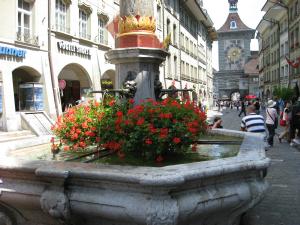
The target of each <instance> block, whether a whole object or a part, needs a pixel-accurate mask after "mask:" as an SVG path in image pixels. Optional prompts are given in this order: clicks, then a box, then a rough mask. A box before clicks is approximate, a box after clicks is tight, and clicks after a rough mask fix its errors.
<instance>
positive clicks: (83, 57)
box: [0, 0, 119, 131]
mask: <svg viewBox="0 0 300 225" xmlns="http://www.w3.org/2000/svg"><path fill="white" fill-rule="evenodd" d="M118 7H119V5H118V2H116V3H114V2H112V1H104V0H103V1H97V0H89V1H82V0H73V1H70V0H49V1H45V2H44V1H35V0H14V1H1V2H0V9H1V10H0V11H1V13H0V19H1V20H2V21H7V22H5V23H1V24H0V29H1V33H0V78H1V79H0V87H1V91H0V94H1V98H0V113H1V119H0V130H2V131H15V130H21V129H22V128H23V127H24V121H23V120H22V115H24V113H31V115H34V114H38V113H40V112H45V114H46V115H48V116H50V117H51V118H53V119H55V118H56V116H57V115H58V114H61V113H62V111H63V110H64V108H65V107H66V106H68V105H69V104H74V103H75V102H76V101H78V100H80V99H82V98H83V97H84V96H85V94H86V93H87V91H88V90H90V89H97V90H99V89H100V88H101V82H100V81H101V79H105V78H109V79H111V80H112V81H113V80H114V70H115V67H114V65H110V64H108V63H106V60H105V58H104V53H105V52H106V51H107V50H108V49H110V48H112V47H113V46H114V39H113V37H112V36H111V35H110V34H109V33H108V32H107V30H106V28H105V26H106V24H107V22H108V21H109V20H110V19H112V17H113V16H114V15H116V14H117V12H118ZM8 18H9V19H8ZM48 31H50V32H48ZM39 122H40V123H41V124H42V122H41V121H39Z"/></svg>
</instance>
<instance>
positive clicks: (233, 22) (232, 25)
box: [230, 20, 237, 29]
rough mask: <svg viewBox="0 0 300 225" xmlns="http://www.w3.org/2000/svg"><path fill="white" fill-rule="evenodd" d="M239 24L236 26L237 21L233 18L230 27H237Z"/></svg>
mask: <svg viewBox="0 0 300 225" xmlns="http://www.w3.org/2000/svg"><path fill="white" fill-rule="evenodd" d="M236 28H237V26H236V22H235V21H234V20H233V21H231V22H230V29H236Z"/></svg>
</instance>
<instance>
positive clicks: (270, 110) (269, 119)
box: [266, 100, 278, 147]
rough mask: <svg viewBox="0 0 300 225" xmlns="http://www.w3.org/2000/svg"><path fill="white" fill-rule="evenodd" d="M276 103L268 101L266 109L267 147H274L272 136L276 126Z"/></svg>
mask: <svg viewBox="0 0 300 225" xmlns="http://www.w3.org/2000/svg"><path fill="white" fill-rule="evenodd" d="M275 107H276V102H275V101H273V100H269V101H268V105H267V109H266V126H267V129H268V133H269V135H268V139H267V141H268V145H269V146H268V147H273V145H274V136H275V130H276V128H277V126H278V116H277V110H276V108H275Z"/></svg>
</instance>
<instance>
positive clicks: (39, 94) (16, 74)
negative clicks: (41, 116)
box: [12, 68, 44, 111]
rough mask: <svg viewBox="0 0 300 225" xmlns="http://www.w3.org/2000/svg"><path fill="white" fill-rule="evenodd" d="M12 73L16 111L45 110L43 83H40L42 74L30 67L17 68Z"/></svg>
mask: <svg viewBox="0 0 300 225" xmlns="http://www.w3.org/2000/svg"><path fill="white" fill-rule="evenodd" d="M12 75H13V89H14V100H15V109H16V111H40V110H43V109H44V98H43V84H41V83H40V78H41V77H40V75H39V74H37V73H36V72H33V71H32V70H31V69H29V68H28V70H27V69H26V70H25V69H21V68H19V69H16V70H14V71H13V73H12Z"/></svg>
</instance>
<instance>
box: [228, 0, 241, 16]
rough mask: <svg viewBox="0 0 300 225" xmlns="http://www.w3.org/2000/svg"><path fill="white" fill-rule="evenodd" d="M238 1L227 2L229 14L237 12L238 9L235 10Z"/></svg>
mask: <svg viewBox="0 0 300 225" xmlns="http://www.w3.org/2000/svg"><path fill="white" fill-rule="evenodd" d="M238 1H239V0H228V3H229V12H230V13H235V12H237V11H238V8H237V3H238Z"/></svg>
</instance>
